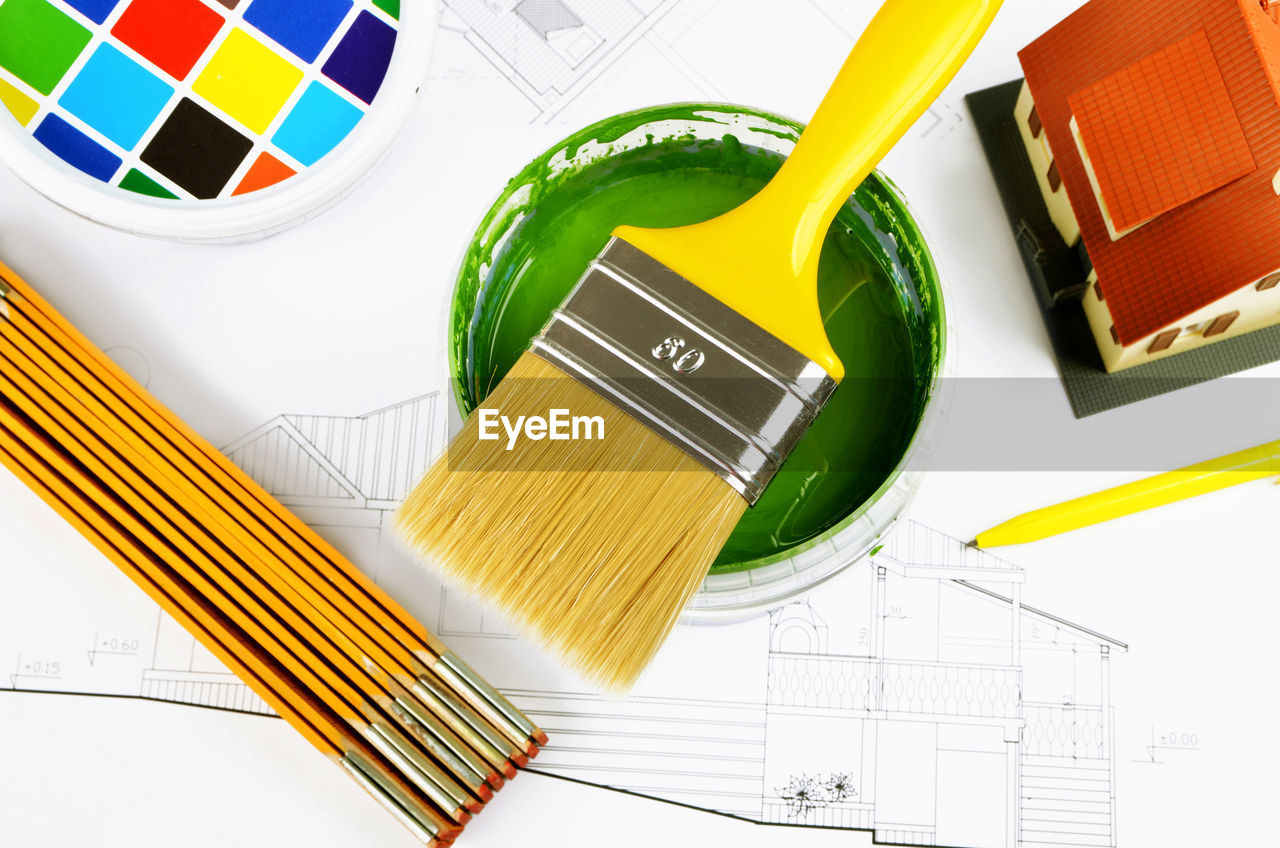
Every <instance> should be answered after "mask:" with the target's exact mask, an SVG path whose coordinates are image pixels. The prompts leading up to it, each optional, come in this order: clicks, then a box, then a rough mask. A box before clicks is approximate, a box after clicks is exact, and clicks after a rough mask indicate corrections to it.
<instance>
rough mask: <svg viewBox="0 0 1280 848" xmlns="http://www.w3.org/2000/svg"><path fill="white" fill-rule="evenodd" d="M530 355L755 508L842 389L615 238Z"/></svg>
mask: <svg viewBox="0 0 1280 848" xmlns="http://www.w3.org/2000/svg"><path fill="white" fill-rule="evenodd" d="M531 350H532V351H533V352H534V353H536V354H537V355H538V356H540V357H542V358H543V359H546V360H547V361H548V362H550V363H552V364H553V365H555V366H556V367H558V368H560V369H561V370H562V371H565V372H566V373H568V374H571V375H572V376H573V377H575V378H577V379H578V380H579V381H580V382H582V383H583V384H584V385H586V386H587V387H588V388H590V389H591V390H592V391H594V392H596V393H597V394H599V395H600V396H601V397H604V398H605V399H607V400H608V401H610V402H611V403H613V404H614V405H616V406H618V407H619V408H621V409H623V410H625V411H626V412H628V413H630V414H631V415H632V416H633V417H634V418H636V419H637V420H638V421H640V422H641V423H643V424H645V425H646V426H647V427H649V428H650V429H651V430H653V431H654V432H655V433H657V434H659V435H660V436H662V437H664V438H665V439H666V440H667V441H669V442H671V444H673V445H675V446H676V447H678V448H680V449H681V450H683V451H684V452H685V453H687V454H688V455H689V456H691V457H693V458H694V459H696V460H698V461H699V462H701V463H702V464H703V465H705V466H706V467H707V468H708V469H710V470H711V471H712V472H714V473H715V474H717V475H719V476H720V477H721V478H722V479H723V480H724V481H725V482H727V483H728V484H729V485H730V486H732V487H733V488H734V489H735V490H737V491H738V493H739V494H741V495H742V496H743V498H745V499H746V501H747V503H748V504H752V505H754V504H755V502H756V501H757V500H759V498H760V495H761V494H762V493H763V492H764V489H765V487H766V486H767V485H769V481H770V480H772V479H773V475H774V474H776V473H777V472H778V469H779V468H780V467H781V466H782V463H783V462H785V461H786V459H787V456H788V455H790V453H791V450H792V448H794V447H795V445H796V442H798V441H799V440H800V437H801V436H803V435H804V433H805V431H806V430H808V429H809V425H810V424H811V423H813V419H814V418H816V417H817V415H818V412H819V411H821V409H822V406H823V404H825V403H826V402H827V398H829V397H830V396H831V393H832V392H833V391H835V388H836V383H835V381H834V380H832V379H831V377H830V375H828V374H827V372H826V371H824V370H823V369H822V368H821V366H819V365H818V364H817V363H815V362H813V361H811V360H810V359H808V358H807V357H806V356H804V355H803V354H801V353H800V352H799V351H797V350H795V349H794V348H792V347H790V346H789V345H787V344H786V343H785V342H783V341H782V340H780V339H778V338H777V337H776V336H774V335H772V334H771V333H769V332H768V331H766V330H764V329H763V328H761V327H760V326H759V325H757V324H755V323H754V322H753V321H751V320H749V319H748V318H745V317H743V316H742V315H741V314H740V313H738V312H736V311H734V310H733V309H731V308H729V307H728V306H726V305H724V304H723V303H721V302H720V301H719V300H717V299H716V298H714V297H712V296H711V295H709V294H707V293H706V292H705V291H703V290H702V289H700V288H698V287H697V286H696V285H694V284H693V283H691V282H689V281H688V280H686V279H685V278H684V277H681V276H680V275H679V274H677V273H675V272H674V271H672V270H671V269H669V268H667V267H666V266H665V265H663V264H662V263H661V262H658V261H657V260H655V259H653V258H652V257H650V256H649V255H647V254H645V253H644V252H643V251H640V250H638V249H637V248H635V247H633V246H632V245H630V244H628V243H627V242H625V241H622V240H621V239H616V238H615V239H613V240H611V241H610V242H609V244H608V245H607V246H606V247H605V249H604V250H603V251H602V252H601V254H600V255H599V256H597V257H596V259H595V261H594V262H592V263H591V265H590V267H588V269H587V272H586V273H585V274H584V275H583V277H582V279H581V280H579V281H578V284H577V286H576V287H575V288H574V289H573V291H572V292H570V293H569V296H568V297H567V298H566V299H565V301H564V303H563V304H561V306H560V308H559V309H558V310H556V312H555V313H554V314H553V315H552V317H551V320H550V321H549V322H548V323H547V325H546V327H544V328H543V330H542V335H540V336H538V338H536V339H534V341H533V344H532V347H531Z"/></svg>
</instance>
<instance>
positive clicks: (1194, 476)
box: [969, 442, 1280, 548]
mask: <svg viewBox="0 0 1280 848" xmlns="http://www.w3.org/2000/svg"><path fill="white" fill-rule="evenodd" d="M1276 474H1280V442H1268V443H1267V444H1265V445H1258V446H1257V447H1256V448H1249V449H1248V450H1242V451H1239V452H1237V453H1232V454H1228V455H1227V456H1223V457H1219V458H1217V459H1211V460H1209V461H1207V462H1200V463H1197V464H1195V465H1188V466H1187V467H1186V468H1179V469H1178V470H1176V471H1168V472H1165V473H1164V474H1157V475H1156V476H1154V477H1148V478H1146V479H1145V480H1137V481H1135V482H1133V483H1126V484H1125V485H1123V486H1116V487H1115V488H1113V489H1107V490H1106V491H1103V492H1098V493H1097V494H1094V495H1085V496H1084V497H1082V498H1076V499H1075V500H1070V501H1066V502H1065V503H1060V504H1058V505H1056V506H1049V507H1045V508H1044V509H1037V510H1035V511H1034V512H1028V513H1024V514H1023V515H1019V516H1018V517H1017V518H1011V519H1009V520H1008V521H1006V522H1005V523H1003V524H1000V525H997V526H995V527H992V528H991V529H990V530H987V531H985V532H983V533H979V534H978V538H976V539H974V540H973V541H972V542H970V543H969V547H971V548H994V547H998V546H1000V545H1020V544H1022V543H1024V542H1034V541H1036V540H1037V539H1044V538H1047V537H1049V536H1056V535H1058V534H1059V533H1066V532H1068V531H1070V530H1078V529H1079V528H1081V527H1088V526H1089V525H1091V524H1101V523H1102V522H1103V521H1110V520H1111V519H1113V518H1119V517H1120V516H1122V515H1132V514H1133V513H1135V512H1142V511H1143V510H1144V509H1151V508H1152V507H1157V506H1163V505H1164V504H1167V503H1173V502H1174V501H1180V500H1185V499H1187V498H1193V497H1195V496H1196V495H1203V494H1205V493H1206V492H1216V491H1217V490H1218V489H1225V488H1227V487H1228V486H1235V485H1238V484H1240V483H1248V482H1250V481H1252V480H1261V479H1263V478H1264V477H1272V476H1274V475H1276Z"/></svg>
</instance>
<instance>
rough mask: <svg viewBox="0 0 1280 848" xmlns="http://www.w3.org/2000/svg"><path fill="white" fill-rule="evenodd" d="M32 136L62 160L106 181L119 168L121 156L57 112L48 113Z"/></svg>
mask: <svg viewBox="0 0 1280 848" xmlns="http://www.w3.org/2000/svg"><path fill="white" fill-rule="evenodd" d="M32 135H34V136H35V139H36V141H38V142H40V143H41V144H43V145H44V146H45V147H47V148H49V150H50V151H52V152H53V154H54V155H55V156H57V157H58V158H59V159H61V160H62V161H63V162H66V163H67V164H68V165H71V166H72V167H74V168H78V169H79V170H81V171H84V172H85V173H86V174H88V175H89V176H91V177H94V178H95V179H99V180H102V181H103V182H104V183H105V182H107V181H108V180H110V179H111V177H112V176H113V175H114V174H115V172H116V171H117V170H118V169H119V168H120V157H119V156H117V155H115V154H114V153H112V152H111V151H110V150H108V149H107V148H105V147H103V146H102V145H101V144H98V142H96V141H94V140H93V139H91V138H89V136H87V135H85V134H84V133H82V132H80V130H78V129H76V128H75V127H73V126H71V125H70V124H68V123H67V122H66V121H64V120H62V119H61V118H59V117H58V116H57V115H54V114H49V115H46V116H45V119H44V120H43V121H41V122H40V126H38V127H36V131H35V132H34V133H32Z"/></svg>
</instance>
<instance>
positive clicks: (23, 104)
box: [0, 79, 40, 127]
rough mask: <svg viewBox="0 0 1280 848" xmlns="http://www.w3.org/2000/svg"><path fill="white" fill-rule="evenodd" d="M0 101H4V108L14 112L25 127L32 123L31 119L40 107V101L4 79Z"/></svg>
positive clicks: (0, 82)
mask: <svg viewBox="0 0 1280 848" xmlns="http://www.w3.org/2000/svg"><path fill="white" fill-rule="evenodd" d="M0 103H3V104H4V108H6V109H8V110H9V111H10V112H11V113H13V117H15V118H17V119H18V123H20V124H22V125H23V126H24V127H25V126H26V125H27V124H29V123H31V119H32V118H33V117H35V114H36V112H37V111H38V110H39V109H40V104H39V103H37V102H35V101H34V100H32V99H31V98H30V97H28V96H27V95H25V94H23V93H22V92H21V91H19V90H18V89H16V88H14V87H13V86H11V85H9V83H7V82H5V81H4V80H2V79H0Z"/></svg>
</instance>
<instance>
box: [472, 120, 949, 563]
mask: <svg viewBox="0 0 1280 848" xmlns="http://www.w3.org/2000/svg"><path fill="white" fill-rule="evenodd" d="M695 108H697V109H698V111H697V112H695V111H694V110H695ZM713 108H716V107H707V108H706V109H702V108H701V107H688V106H678V107H663V108H662V109H657V110H648V111H646V112H642V113H638V114H639V115H640V116H649V117H650V119H651V120H653V121H661V120H670V121H672V122H673V123H675V124H676V125H679V123H680V122H682V121H684V122H695V123H696V122H697V121H699V120H713V119H714V118H706V117H699V116H706V115H710V114H711V110H712V109H713ZM719 108H725V107H719ZM611 120H612V121H613V122H615V123H617V124H618V125H617V126H614V125H612V124H611V123H610V122H604V123H602V124H598V125H596V126H594V127H590V128H588V129H586V130H583V131H582V132H581V133H579V134H577V135H576V136H574V137H573V138H571V139H569V140H568V141H566V142H565V143H564V144H563V145H561V146H559V147H557V148H555V149H554V150H552V151H551V152H549V153H547V154H546V155H545V156H544V157H542V158H540V159H539V160H537V161H535V162H534V163H533V164H531V165H530V166H529V167H528V168H526V169H525V171H524V172H522V173H521V174H520V175H519V176H517V177H516V178H515V179H514V180H512V182H511V183H510V184H509V185H508V187H507V190H506V192H505V193H504V194H503V197H502V198H500V199H499V201H498V203H497V204H496V205H495V207H494V209H493V211H492V212H491V213H490V216H489V217H488V218H487V219H486V220H485V222H484V223H483V224H482V225H481V228H480V233H479V235H478V236H477V239H476V241H475V242H474V243H473V244H472V245H471V248H470V249H469V251H468V253H467V255H466V257H465V259H464V265H463V268H462V270H461V272H460V276H459V280H458V288H457V291H456V292H455V299H454V303H453V313H452V315H451V338H450V343H451V348H450V360H451V366H452V373H453V375H454V380H455V388H456V389H457V390H458V397H459V402H460V405H461V407H462V408H463V410H464V412H469V411H470V410H471V409H473V408H475V406H476V404H477V403H478V402H479V401H480V400H481V399H483V396H484V395H485V394H487V393H488V391H489V390H490V389H491V388H492V387H493V386H495V385H496V384H497V383H498V382H499V381H500V380H501V379H502V377H503V376H504V375H505V374H506V373H507V371H508V370H509V369H510V368H511V366H512V365H513V364H514V363H515V361H516V360H517V359H518V358H519V357H520V355H521V354H522V353H523V352H524V351H525V350H526V349H527V348H528V347H529V342H530V340H531V339H532V337H533V336H535V335H536V334H537V333H538V332H539V330H540V329H541V327H542V325H543V324H544V323H545V322H546V320H547V318H548V317H549V316H550V314H551V311H552V310H553V309H554V308H555V307H556V306H558V305H559V304H560V302H561V301H562V300H563V299H564V297H565V296H566V295H567V294H568V292H569V290H570V288H572V287H573V285H574V284H575V283H576V282H577V280H578V278H579V277H580V276H581V274H582V272H583V270H584V269H585V268H586V267H587V264H588V262H589V261H590V260H591V259H592V258H593V257H594V256H595V255H596V254H597V253H598V252H599V251H600V249H601V248H602V247H603V246H604V244H605V242H606V241H607V240H608V238H609V234H610V232H611V231H612V230H613V228H614V227H616V226H618V225H619V224H624V223H625V224H634V225H638V226H642V227H666V226H679V225H682V224H688V223H693V222H696V221H702V220H705V219H707V218H710V217H713V216H714V215H717V214H719V213H721V212H725V211H727V210H729V209H731V208H733V207H735V206H737V205H738V204H739V203H741V202H743V201H744V200H746V199H747V198H749V197H751V196H752V195H753V194H755V193H756V192H757V191H758V190H759V189H760V188H761V187H762V186H763V185H764V184H765V183H766V182H768V180H769V178H770V177H771V176H772V175H773V174H774V173H775V172H776V171H777V169H778V168H779V167H780V165H781V163H782V161H783V160H782V157H781V156H779V155H777V154H775V153H772V152H769V151H767V150H765V149H763V148H761V147H753V146H751V145H750V144H749V143H748V142H749V140H750V139H749V138H747V135H748V134H747V133H739V134H738V135H725V136H724V137H723V138H713V139H705V138H703V139H699V138H694V137H693V136H689V135H678V136H674V137H670V138H665V139H663V138H654V137H650V138H649V139H648V142H647V143H645V141H644V140H643V137H641V140H640V141H639V142H635V141H633V140H629V141H628V142H627V143H626V144H615V143H614V142H615V141H616V140H617V139H618V138H619V137H620V136H622V135H624V134H627V133H630V132H632V131H633V130H634V129H635V127H636V126H638V124H637V121H638V120H639V118H638V116H637V114H630V115H623V116H619V117H618V118H615V119H611ZM643 131H644V130H640V132H643ZM796 132H797V133H798V128H797V130H796ZM739 136H741V137H742V138H744V139H746V140H745V141H744V140H741V139H740V137H739ZM632 139H634V135H633V136H632ZM601 146H604V147H606V148H607V149H608V150H609V153H608V155H607V156H604V157H597V158H595V159H594V160H593V161H587V162H585V163H582V161H583V160H586V159H589V158H590V156H580V155H579V154H580V152H585V151H590V150H594V151H597V152H598V151H599V150H600V148H601ZM566 161H567V162H568V163H569V165H568V167H562V165H563V163H564V162H566ZM939 298H940V295H939V290H938V283H937V277H936V271H935V270H934V268H933V264H932V261H931V260H930V258H929V254H928V251H927V249H926V248H925V246H924V242H923V239H922V238H921V236H920V234H919V231H918V230H917V229H916V226H915V224H914V222H913V221H912V220H911V218H910V216H909V214H908V213H907V211H906V209H905V206H904V205H903V203H902V201H901V199H900V198H899V197H898V196H897V195H896V194H895V193H894V191H893V190H892V188H891V187H890V186H889V185H888V184H887V183H886V182H885V181H884V180H883V179H882V178H880V177H879V176H878V175H873V176H872V177H870V178H869V179H868V180H867V181H866V182H865V183H864V184H863V185H862V187H861V188H859V189H858V191H857V193H856V195H855V197H854V202H852V203H850V204H848V205H847V206H846V207H845V208H844V209H843V210H842V211H841V212H840V215H839V216H838V218H837V219H836V222H835V224H834V225H833V226H832V228H831V230H830V232H829V233H828V236H827V239H826V243H825V244H824V247H823V251H822V258H821V264H820V267H819V302H820V306H821V309H822V313H823V320H824V323H825V326H826V328H827V333H828V335H829V336H830V338H831V341H832V344H833V345H834V347H835V350H836V353H837V354H838V355H839V356H840V359H841V360H842V361H843V363H844V365H845V368H846V372H847V376H846V379H845V380H844V382H843V383H842V384H841V385H840V387H839V388H838V389H837V390H836V392H835V394H834V395H833V396H832V398H831V401H830V402H829V403H828V405H827V407H826V408H825V409H824V410H823V412H822V414H821V415H820V416H819V417H818V420H817V421H816V422H815V424H814V425H813V427H812V428H811V429H810V430H809V432H808V433H807V434H806V435H805V436H804V438H803V439H802V440H801V441H800V443H799V444H798V445H797V446H796V448H795V450H794V451H793V452H792V454H791V457H790V458H789V459H788V461H787V462H786V463H785V465H784V466H783V467H782V470H781V471H780V472H779V473H778V475H777V476H776V477H775V478H774V481H773V483H772V484H771V485H770V486H769V488H768V489H767V490H766V492H765V494H764V496H763V497H762V498H761V499H760V501H759V502H758V503H757V504H756V505H755V507H753V508H752V509H750V510H748V511H747V513H746V515H745V516H744V517H743V518H742V520H741V522H739V524H738V527H737V528H736V529H735V531H734V533H733V535H732V536H731V537H730V539H729V541H728V543H727V544H726V546H725V548H724V550H723V551H722V552H721V554H720V557H719V558H718V559H717V561H716V565H715V567H714V568H713V572H721V573H723V572H728V571H740V570H746V569H750V568H755V567H758V566H761V565H765V564H767V563H768V562H770V561H774V560H776V559H778V558H782V557H785V556H790V555H793V554H794V553H796V551H797V550H798V549H800V548H801V546H804V545H805V544H806V543H811V542H813V541H814V540H816V539H818V538H820V537H822V536H823V535H824V534H826V533H827V532H828V531H830V530H832V529H834V528H837V527H840V526H843V525H844V524H845V523H846V522H847V521H850V520H853V518H852V517H853V516H854V515H855V514H856V513H857V512H858V510H859V509H860V508H861V507H863V506H864V505H866V504H867V503H869V502H871V501H873V500H874V499H875V498H876V497H877V496H878V494H879V493H880V492H881V491H882V487H883V486H885V485H886V483H887V482H888V481H890V480H892V479H894V478H895V477H896V475H897V474H898V472H899V466H900V464H901V462H902V459H903V457H904V456H905V454H906V451H907V448H908V447H909V445H910V443H911V440H912V438H913V436H914V434H915V432H916V429H917V427H918V426H919V423H920V420H921V416H922V415H923V412H924V408H925V405H926V403H927V401H928V399H929V396H930V392H931V391H932V385H933V377H934V375H935V373H936V370H937V368H938V365H939V362H940V356H941V347H942V338H943V335H944V332H945V322H944V320H943V317H942V308H941V303H940V299H939Z"/></svg>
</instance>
